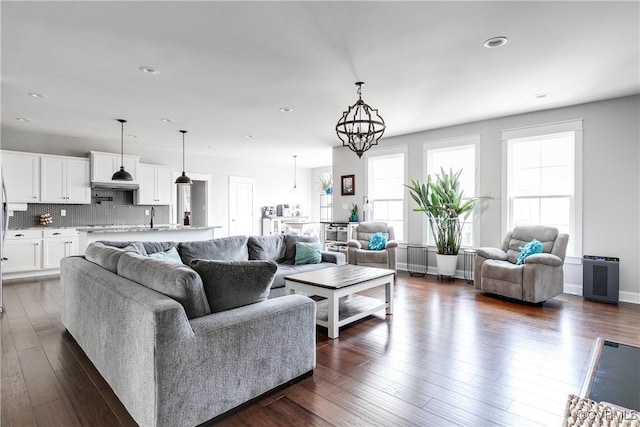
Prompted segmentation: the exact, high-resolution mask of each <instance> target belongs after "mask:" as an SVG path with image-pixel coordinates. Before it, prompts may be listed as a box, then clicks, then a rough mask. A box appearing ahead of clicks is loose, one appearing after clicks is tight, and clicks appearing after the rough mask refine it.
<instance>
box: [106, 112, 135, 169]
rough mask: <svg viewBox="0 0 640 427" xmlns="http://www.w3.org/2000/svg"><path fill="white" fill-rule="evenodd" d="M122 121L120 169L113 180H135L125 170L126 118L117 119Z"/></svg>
mask: <svg viewBox="0 0 640 427" xmlns="http://www.w3.org/2000/svg"><path fill="white" fill-rule="evenodd" d="M117 120H118V121H119V122H120V170H119V171H117V172H116V173H114V174H113V176H112V177H111V180H112V181H133V177H132V176H131V174H130V173H129V172H127V171H126V170H124V124H125V123H127V121H126V120H125V119H117Z"/></svg>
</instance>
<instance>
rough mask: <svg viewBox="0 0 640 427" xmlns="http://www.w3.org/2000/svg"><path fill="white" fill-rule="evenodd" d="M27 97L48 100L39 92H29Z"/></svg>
mask: <svg viewBox="0 0 640 427" xmlns="http://www.w3.org/2000/svg"><path fill="white" fill-rule="evenodd" d="M27 95H29V96H30V97H32V98H41V99H44V98H47V95H43V94H41V93H37V92H29V93H28V94H27Z"/></svg>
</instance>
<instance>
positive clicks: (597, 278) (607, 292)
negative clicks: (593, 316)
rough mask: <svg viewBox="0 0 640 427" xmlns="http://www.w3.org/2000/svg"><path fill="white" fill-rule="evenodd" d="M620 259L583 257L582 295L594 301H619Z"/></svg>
mask: <svg viewBox="0 0 640 427" xmlns="http://www.w3.org/2000/svg"><path fill="white" fill-rule="evenodd" d="M619 278H620V259H619V258H611V257H606V256H594V255H585V256H583V257H582V296H583V297H585V298H586V299H590V300H594V301H603V302H609V303H613V304H617V303H618V293H619V285H620V284H619V280H620V279H619Z"/></svg>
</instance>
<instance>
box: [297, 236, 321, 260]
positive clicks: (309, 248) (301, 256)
mask: <svg viewBox="0 0 640 427" xmlns="http://www.w3.org/2000/svg"><path fill="white" fill-rule="evenodd" d="M320 261H322V254H320V243H305V242H296V257H295V265H302V264H319V263H320Z"/></svg>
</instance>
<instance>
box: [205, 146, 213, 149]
mask: <svg viewBox="0 0 640 427" xmlns="http://www.w3.org/2000/svg"><path fill="white" fill-rule="evenodd" d="M204 148H206V149H207V150H211V149H212V148H213V147H212V146H210V145H205V146H204Z"/></svg>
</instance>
